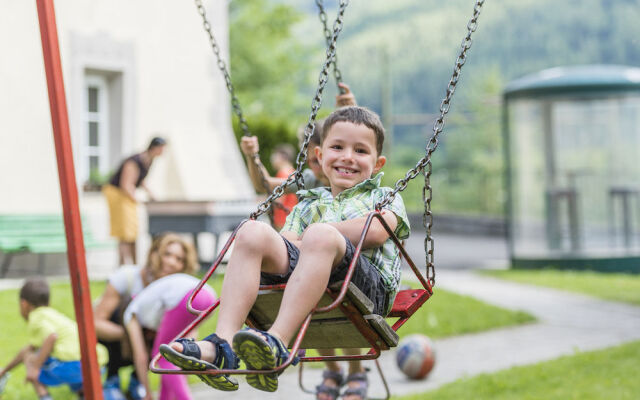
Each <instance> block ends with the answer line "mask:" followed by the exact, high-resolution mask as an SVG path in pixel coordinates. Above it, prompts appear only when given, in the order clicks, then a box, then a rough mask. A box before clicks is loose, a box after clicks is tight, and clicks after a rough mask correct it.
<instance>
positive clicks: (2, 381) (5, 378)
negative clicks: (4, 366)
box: [0, 372, 11, 394]
mask: <svg viewBox="0 0 640 400" xmlns="http://www.w3.org/2000/svg"><path fill="white" fill-rule="evenodd" d="M9 375H11V374H10V373H8V372H7V373H6V374H4V375H2V377H0V394H2V392H4V388H5V386H7V382H9Z"/></svg>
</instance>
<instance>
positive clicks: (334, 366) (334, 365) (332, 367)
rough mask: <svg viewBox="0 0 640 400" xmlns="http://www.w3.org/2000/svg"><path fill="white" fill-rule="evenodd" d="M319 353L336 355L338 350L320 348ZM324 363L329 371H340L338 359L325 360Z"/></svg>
mask: <svg viewBox="0 0 640 400" xmlns="http://www.w3.org/2000/svg"><path fill="white" fill-rule="evenodd" d="M318 354H320V355H321V356H335V355H336V351H335V350H333V349H318ZM324 364H325V365H326V366H327V369H328V370H329V371H334V372H340V371H341V368H340V364H338V362H337V361H325V362H324Z"/></svg>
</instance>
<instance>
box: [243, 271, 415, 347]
mask: <svg viewBox="0 0 640 400" xmlns="http://www.w3.org/2000/svg"><path fill="white" fill-rule="evenodd" d="M342 284H343V282H336V283H335V284H333V285H331V286H330V287H329V288H328V289H327V291H326V292H325V294H324V295H323V296H322V298H321V299H320V302H319V303H318V308H320V307H325V306H328V305H329V304H331V303H332V302H333V301H334V300H335V299H336V298H337V297H338V295H339V292H340V288H341V287H342ZM275 286H276V287H275V288H271V287H269V288H268V289H266V290H260V291H259V292H258V298H257V300H256V302H255V304H254V306H253V308H252V309H251V311H250V313H249V318H248V320H249V322H250V324H251V325H253V326H254V327H255V328H257V329H261V330H267V329H269V328H270V327H271V325H272V324H273V321H274V320H275V318H276V316H277V314H278V310H279V309H280V302H281V301H282V295H283V293H284V285H275ZM416 309H417V308H416ZM372 341H373V343H375V344H376V345H377V346H378V347H379V348H380V349H381V350H388V349H389V348H391V347H395V346H397V345H398V334H397V333H396V332H395V331H394V330H393V329H392V328H391V327H390V326H389V325H388V324H387V322H386V321H385V319H384V317H382V316H380V315H377V314H373V302H372V301H371V300H369V299H368V298H367V297H366V296H365V295H364V294H363V293H362V292H361V291H360V290H359V289H358V288H357V287H356V285H354V284H353V283H352V282H349V285H348V288H347V292H346V295H345V297H344V299H343V301H342V302H341V303H340V305H339V306H338V307H336V308H334V309H333V310H330V311H327V312H324V313H315V314H313V316H312V317H311V322H310V323H309V327H308V329H307V332H306V335H304V337H303V339H302V341H301V343H300V349H335V348H365V347H366V348H369V347H371V345H372V344H371V343H372ZM292 344H293V343H291V344H290V347H292Z"/></svg>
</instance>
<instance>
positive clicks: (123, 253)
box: [102, 137, 167, 265]
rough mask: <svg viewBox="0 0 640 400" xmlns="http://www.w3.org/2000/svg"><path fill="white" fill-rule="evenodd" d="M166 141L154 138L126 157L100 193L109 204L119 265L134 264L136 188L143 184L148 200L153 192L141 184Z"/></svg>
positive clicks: (136, 226)
mask: <svg viewBox="0 0 640 400" xmlns="http://www.w3.org/2000/svg"><path fill="white" fill-rule="evenodd" d="M166 144H167V142H166V140H164V139H163V138H161V137H154V138H153V139H151V143H149V146H148V147H147V150H145V151H143V152H142V153H138V154H134V155H133V156H131V157H128V158H126V159H125V160H124V161H122V163H121V164H120V166H119V167H118V169H117V170H116V173H115V174H113V176H112V177H111V179H110V180H109V183H108V184H106V185H104V186H103V188H102V192H103V193H104V195H105V197H106V198H107V203H108V204H109V216H110V221H111V236H113V237H115V238H117V239H118V254H119V262H120V265H123V264H135V263H136V239H137V237H138V214H137V203H138V201H137V200H136V193H135V192H136V188H139V187H142V188H143V189H144V190H145V191H146V192H147V193H148V194H149V198H150V199H151V200H153V199H154V197H153V194H152V193H151V191H150V190H149V188H148V187H146V186H145V184H144V179H145V178H146V176H147V174H148V173H149V169H150V168H151V164H152V163H153V160H154V159H155V158H156V157H158V156H159V155H161V154H162V153H163V151H164V147H165V146H166Z"/></svg>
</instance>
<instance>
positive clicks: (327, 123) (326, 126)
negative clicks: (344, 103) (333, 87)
mask: <svg viewBox="0 0 640 400" xmlns="http://www.w3.org/2000/svg"><path fill="white" fill-rule="evenodd" d="M337 122H351V123H353V124H356V125H364V126H366V127H367V128H369V129H371V130H372V131H373V133H374V134H375V137H376V151H377V152H378V155H380V153H382V145H383V144H384V126H382V121H380V117H378V114H376V113H375V112H373V111H371V110H369V109H368V108H366V107H360V106H349V107H342V108H338V109H337V110H335V111H334V112H332V113H331V114H330V115H329V116H328V117H327V119H325V120H324V122H323V124H322V137H321V139H322V140H323V141H324V139H325V138H326V137H327V134H328V133H329V131H330V130H331V127H332V126H333V125H335V124H336V123H337Z"/></svg>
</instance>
